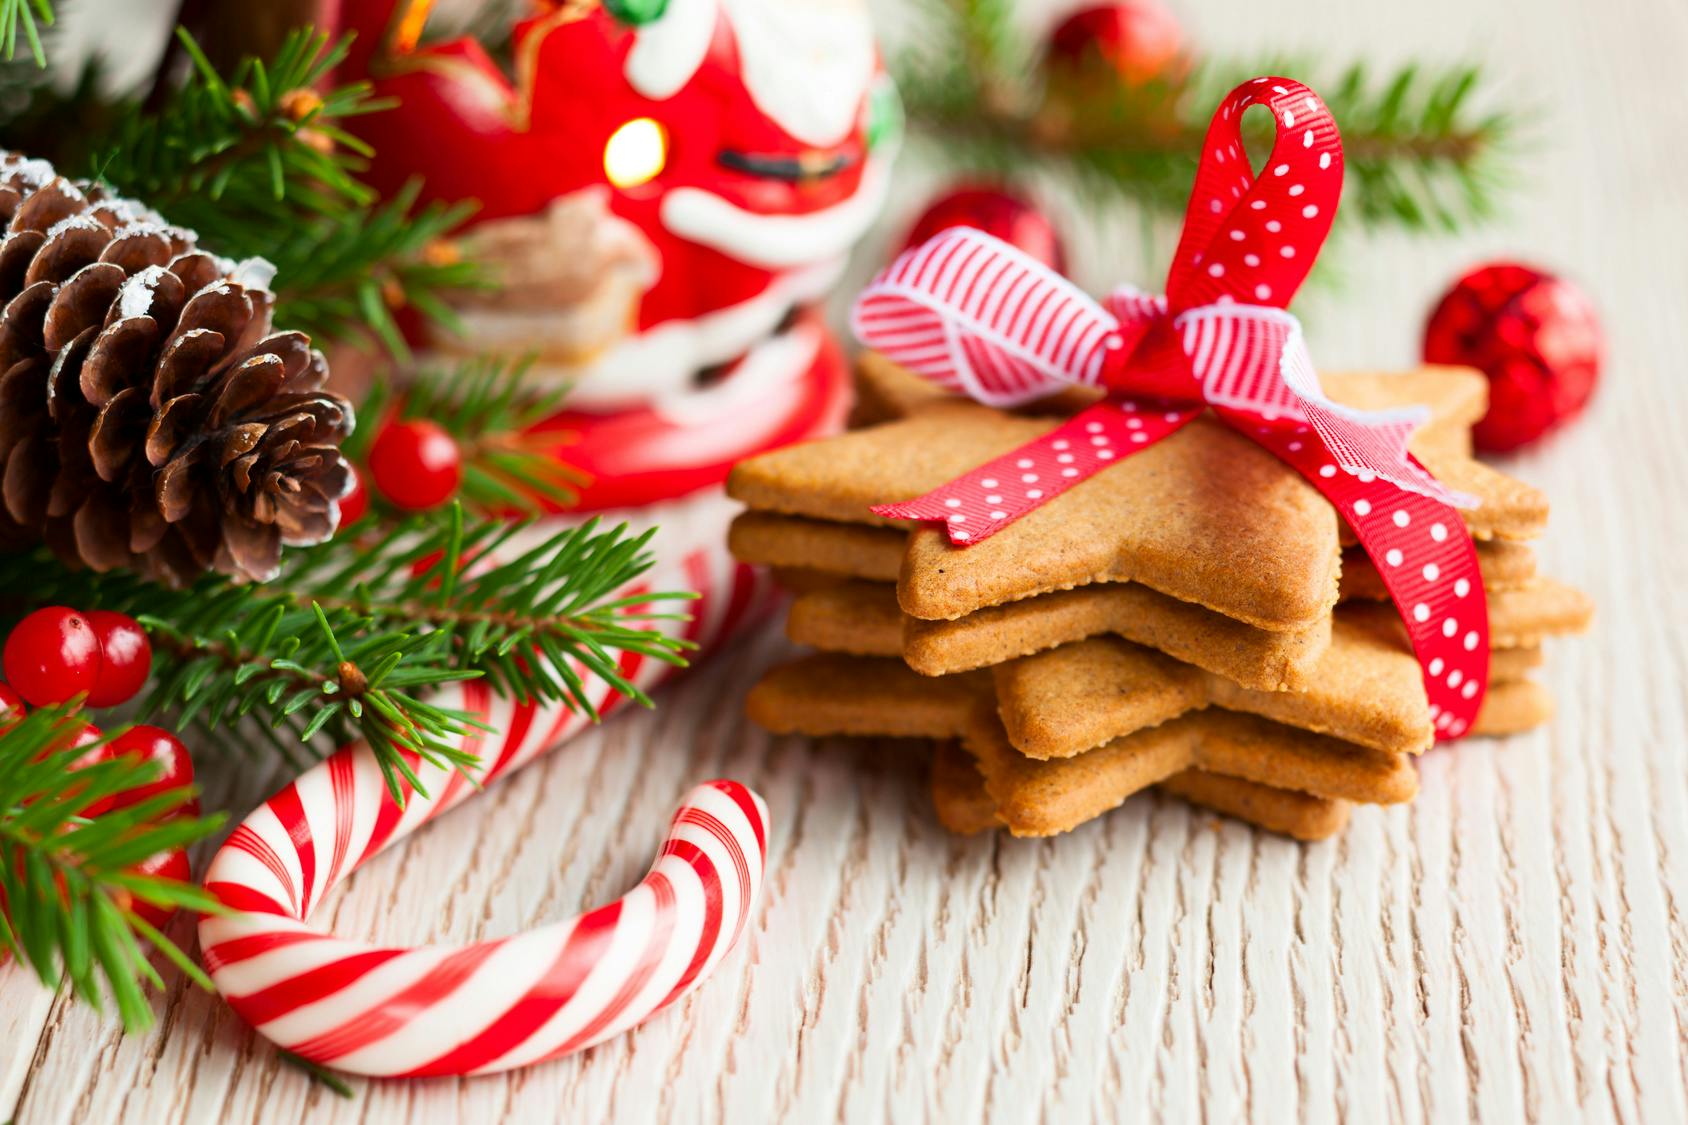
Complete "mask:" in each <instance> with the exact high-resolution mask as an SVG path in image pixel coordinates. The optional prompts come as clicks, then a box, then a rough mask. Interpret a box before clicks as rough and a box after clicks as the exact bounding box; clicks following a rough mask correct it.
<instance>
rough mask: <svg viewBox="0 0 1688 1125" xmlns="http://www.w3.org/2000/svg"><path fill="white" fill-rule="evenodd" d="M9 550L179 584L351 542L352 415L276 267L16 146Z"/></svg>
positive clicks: (0, 271) (3, 468)
mask: <svg viewBox="0 0 1688 1125" xmlns="http://www.w3.org/2000/svg"><path fill="white" fill-rule="evenodd" d="M0 222H3V223H4V230H5V235H4V238H3V239H0V500H3V504H0V509H3V511H0V535H3V537H4V538H5V539H7V540H11V541H13V542H18V541H26V542H27V541H29V540H31V539H35V538H39V539H41V540H44V541H45V542H46V543H47V544H49V545H50V546H51V547H52V549H53V550H54V551H55V552H56V553H57V554H58V555H59V556H60V557H61V558H62V559H64V560H65V561H66V562H69V563H81V564H85V565H87V566H89V567H92V568H94V569H95V570H109V569H111V568H113V567H125V566H126V567H131V568H133V569H135V570H137V571H140V572H141V573H143V574H146V575H149V576H151V577H154V578H157V579H159V580H161V581H164V582H168V583H171V584H173V585H180V584H183V583H186V582H188V581H191V580H192V579H193V578H194V577H196V576H197V575H199V574H201V573H203V572H205V571H207V570H213V569H214V570H217V571H220V572H222V573H224V574H227V575H230V576H233V577H236V578H240V579H250V580H264V579H267V578H270V577H273V576H274V574H275V572H276V569H277V565H278V561H279V559H280V556H281V548H282V545H283V544H288V545H303V544H310V543H318V542H321V541H322V540H324V539H326V538H328V537H329V536H330V535H332V534H333V533H334V529H335V527H336V526H337V525H338V523H339V520H340V510H339V503H338V501H339V499H340V497H341V496H343V495H345V493H346V491H347V490H348V488H349V487H350V484H351V479H352V478H351V471H350V468H349V467H348V465H347V463H346V460H345V458H344V457H343V456H341V453H340V449H339V446H340V442H341V441H342V440H343V439H344V438H345V437H346V436H347V435H348V434H349V433H350V432H351V429H352V408H351V405H350V404H349V403H347V402H346V400H344V399H342V398H340V397H339V396H337V395H333V394H330V393H328V392H326V391H324V390H323V389H322V388H323V385H324V384H325V382H326V381H327V378H328V366H327V364H326V363H325V362H324V361H323V358H322V353H320V352H318V351H315V350H314V349H312V348H311V345H310V340H309V339H308V338H307V337H305V336H303V335H301V334H300V333H298V332H273V333H272V331H271V326H270V311H271V307H272V306H273V304H274V301H275V298H274V296H273V295H272V294H271V293H270V292H269V290H268V289H267V288H266V286H267V285H268V282H269V274H270V270H269V267H268V265H267V263H264V262H262V261H257V262H245V263H240V264H238V265H237V264H235V263H231V262H229V261H226V260H224V259H221V258H218V257H216V256H215V255H212V254H209V253H207V252H206V251H204V250H201V249H198V248H197V246H196V245H195V235H194V234H193V232H191V231H186V230H182V229H180V228H177V227H171V226H168V225H166V224H165V223H164V222H163V220H162V219H160V218H159V217H158V216H157V215H156V214H153V213H152V212H150V211H148V210H147V209H146V208H144V207H143V206H141V205H139V204H137V203H134V202H131V201H129V200H125V199H120V198H117V197H116V196H113V195H111V194H110V193H109V192H108V191H107V190H106V189H104V188H102V187H101V186H100V185H97V184H89V183H84V182H71V181H69V180H66V179H64V178H63V177H60V176H58V175H57V174H56V173H55V172H54V171H53V169H52V167H51V166H50V165H48V164H47V163H45V162H44V161H39V160H27V159H25V158H23V157H21V156H18V155H16V154H13V153H8V152H5V151H4V150H0Z"/></svg>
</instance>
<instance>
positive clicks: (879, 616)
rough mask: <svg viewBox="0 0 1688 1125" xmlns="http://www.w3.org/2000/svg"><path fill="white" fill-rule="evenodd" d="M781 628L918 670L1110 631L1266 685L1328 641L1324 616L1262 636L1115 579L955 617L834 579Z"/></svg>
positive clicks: (1286, 679) (950, 669)
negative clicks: (1309, 625) (928, 614)
mask: <svg viewBox="0 0 1688 1125" xmlns="http://www.w3.org/2000/svg"><path fill="white" fill-rule="evenodd" d="M893 626H894V627H893ZM786 632H787V635H788V636H789V637H790V638H791V639H792V640H794V641H797V642H798V643H800V644H806V645H811V646H813V647H815V648H818V649H822V650H824V651H831V652H852V653H859V654H862V655H868V656H896V655H901V656H902V657H903V658H904V659H905V660H907V661H908V664H909V666H910V667H911V668H913V669H914V670H915V671H917V672H920V673H921V674H922V675H927V676H942V675H949V674H953V673H956V672H965V671H970V670H972V669H974V668H983V667H987V666H990V665H995V664H1001V663H1003V662H1005V661H1008V660H1012V659H1014V658H1015V657H1018V656H1024V655H1027V654H1030V653H1033V652H1041V651H1043V650H1044V649H1049V648H1054V647H1055V646H1057V645H1062V644H1067V643H1069V642H1071V641H1079V640H1083V639H1085V638H1086V637H1091V636H1096V635H1099V634H1103V633H1114V634H1116V635H1119V636H1122V637H1125V638H1127V639H1129V640H1133V641H1136V642H1138V643H1140V644H1144V645H1148V646H1149V647H1151V648H1156V649H1159V650H1161V651H1162V652H1166V653H1168V654H1170V655H1172V656H1175V657H1177V658H1178V659H1179V660H1182V661H1184V662H1185V663H1188V664H1194V665H1196V666H1197V667H1201V668H1207V669H1208V670H1210V671H1213V672H1216V673H1218V674H1219V675H1221V676H1226V677H1228V678H1230V679H1233V680H1236V681H1237V682H1239V683H1242V684H1245V685H1247V686H1250V687H1257V688H1260V689H1262V690H1266V691H1273V690H1278V689H1280V688H1303V687H1306V686H1307V675H1308V673H1309V672H1310V670H1311V669H1312V667H1313V666H1314V663H1315V662H1316V661H1317V660H1318V658H1319V656H1320V655H1321V654H1322V653H1323V652H1324V650H1325V648H1326V647H1327V646H1328V645H1329V643H1330V623H1329V621H1328V620H1327V621H1325V622H1323V623H1321V624H1320V625H1318V626H1315V627H1314V628H1313V629H1310V630H1308V631H1307V632H1306V633H1268V632H1266V631H1265V630H1263V629H1255V628H1253V627H1251V626H1248V625H1243V624H1241V623H1240V622H1236V621H1232V620H1231V619H1230V618H1227V617H1221V616H1220V615H1219V614H1217V613H1214V612H1212V611H1211V610H1205V609H1202V608H1201V607H1200V606H1195V605H1191V604H1189V603H1188V602H1181V601H1178V600H1177V599H1176V598H1169V597H1167V596H1166V595H1165V594H1157V593H1155V592H1154V591H1153V590H1150V589H1148V588H1146V587H1143V586H1136V585H1132V584H1130V583H1117V582H1115V583H1105V584H1102V585H1099V586H1087V587H1081V588H1080V589H1077V590H1065V591H1062V592H1060V593H1056V594H1044V595H1041V596H1039V597H1036V598H1030V599H1027V600H1026V601H1023V602H1012V603H1010V604H1008V605H1004V606H994V607H992V608H990V609H982V610H979V611H978V612H977V613H970V614H968V615H967V616H966V617H963V618H960V619H959V620H956V621H921V620H920V619H918V618H912V617H905V616H904V615H903V614H902V612H901V609H900V608H899V607H898V605H897V600H896V592H895V590H893V589H892V588H891V587H890V586H887V585H880V584H876V583H870V582H850V583H848V584H842V585H841V584H837V583H834V584H832V585H831V586H829V587H828V588H827V589H826V590H824V591H812V592H810V593H805V594H801V595H799V596H798V597H797V598H796V599H795V600H794V601H793V603H792V608H791V616H790V617H789V618H788V620H787V623H786Z"/></svg>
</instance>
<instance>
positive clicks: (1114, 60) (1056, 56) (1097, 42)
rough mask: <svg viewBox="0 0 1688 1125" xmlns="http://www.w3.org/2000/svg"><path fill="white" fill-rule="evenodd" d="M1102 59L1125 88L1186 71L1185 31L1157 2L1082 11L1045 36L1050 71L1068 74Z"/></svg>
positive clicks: (1127, 1)
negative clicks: (1063, 70)
mask: <svg viewBox="0 0 1688 1125" xmlns="http://www.w3.org/2000/svg"><path fill="white" fill-rule="evenodd" d="M1098 56H1099V57H1100V58H1101V59H1102V60H1103V61H1104V62H1106V63H1107V64H1108V66H1109V67H1110V68H1112V69H1113V71H1114V72H1115V73H1116V74H1118V75H1119V77H1120V79H1121V81H1123V82H1125V83H1126V84H1127V85H1128V86H1141V85H1143V84H1144V83H1146V82H1151V81H1153V80H1154V79H1157V78H1165V77H1169V76H1177V75H1179V74H1181V73H1182V72H1183V70H1184V29H1183V28H1181V27H1180V26H1179V25H1178V20H1177V17H1175V16H1174V15H1173V14H1172V12H1171V10H1170V9H1168V8H1167V7H1166V5H1164V4H1162V3H1161V2H1160V0H1113V2H1111V3H1106V4H1093V5H1090V6H1088V7H1084V8H1080V9H1079V10H1078V11H1076V12H1074V13H1072V14H1071V15H1069V16H1068V17H1067V18H1066V19H1064V20H1062V21H1061V22H1060V23H1059V24H1057V25H1056V26H1055V30H1054V31H1053V32H1051V33H1050V36H1049V51H1048V65H1050V66H1051V67H1062V68H1068V69H1072V70H1078V69H1082V68H1083V67H1085V66H1088V65H1091V64H1092V62H1093V60H1094V59H1095V58H1096V57H1098Z"/></svg>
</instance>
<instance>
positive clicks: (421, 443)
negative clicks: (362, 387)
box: [369, 418, 463, 512]
mask: <svg viewBox="0 0 1688 1125" xmlns="http://www.w3.org/2000/svg"><path fill="white" fill-rule="evenodd" d="M369 475H370V479H371V480H372V481H373V482H374V484H375V488H376V491H378V492H380V493H381V495H382V496H383V497H385V498H386V499H387V501H388V502H390V503H391V504H392V505H393V506H394V507H398V508H403V509H405V510H406V511H411V512H420V511H424V510H426V509H428V508H437V507H438V506H439V505H441V504H444V503H445V502H446V501H447V500H450V499H451V498H452V497H453V496H455V495H457V488H458V485H460V484H462V483H463V453H462V451H461V450H460V449H458V448H457V442H456V441H454V440H453V439H452V436H451V435H450V434H448V433H446V432H445V430H444V429H442V428H441V427H440V426H439V425H437V424H435V423H433V422H429V421H427V420H425V419H420V418H417V419H412V420H410V421H392V422H388V423H387V424H386V425H385V426H383V427H381V432H380V433H378V434H376V435H375V441H374V443H373V444H371V445H370V447H369Z"/></svg>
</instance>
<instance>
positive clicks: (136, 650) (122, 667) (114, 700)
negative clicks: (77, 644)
mask: <svg viewBox="0 0 1688 1125" xmlns="http://www.w3.org/2000/svg"><path fill="white" fill-rule="evenodd" d="M83 616H84V617H86V618H87V619H88V624H89V625H91V626H93V629H94V636H95V637H96V638H98V640H99V644H100V670H99V672H98V674H97V675H95V677H94V688H93V690H92V691H90V692H89V693H88V706H90V707H116V706H117V705H118V704H120V703H127V702H129V700H131V699H133V698H135V693H136V692H138V691H140V690H141V685H142V684H144V683H146V682H147V674H148V673H149V672H151V671H152V643H151V642H150V641H148V640H147V634H146V630H144V629H142V628H141V627H140V625H138V624H137V623H136V622H135V619H134V618H133V617H130V616H129V615H128V614H126V613H114V612H112V611H111V610H109V609H94V610H89V611H88V612H87V613H85V614H83Z"/></svg>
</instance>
